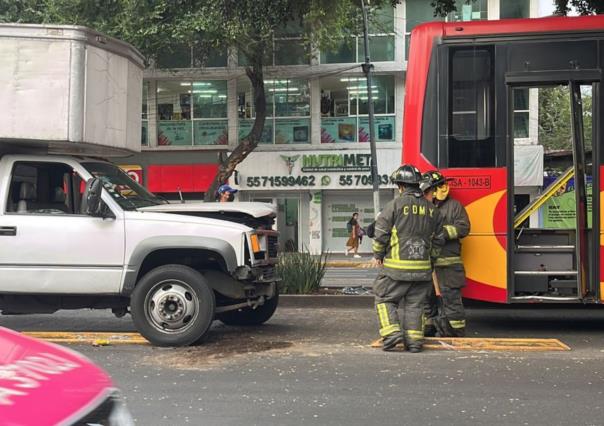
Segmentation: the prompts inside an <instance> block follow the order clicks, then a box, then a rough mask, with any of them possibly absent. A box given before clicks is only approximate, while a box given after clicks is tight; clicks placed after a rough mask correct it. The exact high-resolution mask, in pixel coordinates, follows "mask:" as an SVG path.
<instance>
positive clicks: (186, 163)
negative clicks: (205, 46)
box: [122, 0, 539, 252]
mask: <svg viewBox="0 0 604 426" xmlns="http://www.w3.org/2000/svg"><path fill="white" fill-rule="evenodd" d="M457 3H458V12H457V13H455V14H452V15H451V16H449V17H448V18H447V19H448V20H460V21H461V20H477V19H499V18H523V17H535V16H538V13H539V10H538V1H537V0H477V1H475V2H472V3H471V4H470V5H466V4H465V2H464V1H463V0H458V1H457ZM434 19H435V18H434V17H433V8H432V7H431V6H430V1H428V0H407V1H405V2H403V3H402V4H401V5H399V6H397V7H396V8H386V9H383V10H381V11H380V12H379V18H378V21H379V22H378V23H376V24H375V25H372V26H371V28H370V55H371V61H372V63H373V64H374V79H373V87H372V90H373V96H374V110H375V138H376V141H377V160H378V173H379V174H380V175H381V180H382V182H381V185H380V186H381V188H383V189H382V190H381V200H382V204H384V203H385V202H387V201H388V200H390V199H391V198H392V197H393V194H394V190H393V187H392V186H391V185H390V184H389V183H388V182H387V177H388V176H389V175H390V173H391V172H392V171H393V170H394V169H396V167H398V166H399V165H400V163H401V155H402V154H401V149H402V145H403V144H404V141H402V125H403V99H404V95H405V71H406V65H407V61H406V60H407V48H408V45H409V34H410V32H411V30H412V29H413V27H415V26H416V25H417V24H419V23H422V22H426V21H431V20H434ZM273 47H274V49H273V54H272V56H271V57H270V58H267V62H268V65H267V66H266V67H265V87H266V90H267V92H266V94H267V107H268V118H267V119H266V122H265V130H264V135H263V140H262V143H261V144H260V145H259V146H258V148H257V149H256V150H255V151H254V152H253V153H252V154H250V156H249V157H248V159H246V160H245V161H244V162H243V163H242V164H240V165H239V167H238V168H237V173H236V175H235V176H233V177H232V179H231V181H230V183H231V184H232V185H233V186H236V187H237V188H238V189H239V190H240V191H239V194H238V198H239V199H240V200H244V201H245V200H250V201H251V200H254V201H266V202H271V203H274V204H276V205H277V206H278V209H279V212H280V214H279V219H278V223H277V227H278V229H279V231H280V232H281V233H282V238H281V241H282V249H287V250H300V249H302V248H304V247H308V248H309V249H310V250H312V251H313V252H322V251H330V252H343V251H344V245H345V241H346V239H347V237H348V232H347V229H346V222H347V221H348V220H349V219H350V217H351V215H352V213H354V212H358V213H359V214H360V217H361V223H362V224H363V225H367V224H368V223H370V222H371V221H372V220H373V217H374V212H373V207H372V205H373V201H372V193H371V187H372V185H371V179H370V178H369V176H370V171H369V164H370V163H369V162H370V155H369V143H368V141H369V127H368V116H367V113H368V103H367V87H366V83H365V77H364V75H363V73H362V70H361V67H360V63H361V62H363V61H364V51H363V39H362V37H360V36H359V37H350V38H348V39H345V40H343V43H342V45H341V46H340V48H339V49H336V50H335V51H333V52H322V51H315V52H306V51H305V49H304V47H303V45H302V40H301V32H300V29H299V28H296V27H295V26H288V27H287V28H285V29H284V30H283V31H282V32H280V34H279V35H278V36H275V38H274V46H273ZM244 65H245V63H244V61H243V58H241V57H239V56H238V55H237V52H234V51H229V52H227V51H226V49H225V50H224V51H223V52H213V54H212V55H211V56H207V55H203V54H201V53H200V52H197V51H196V49H195V47H194V46H181V47H178V46H175V48H174V49H173V51H172V52H166V53H165V55H162V57H160V58H158V61H157V64H156V65H155V67H152V68H149V69H147V70H146V72H145V83H144V104H143V140H142V145H143V147H142V153H141V154H140V155H137V156H135V157H133V158H129V159H127V160H122V162H125V163H128V164H129V165H131V166H132V167H134V168H135V169H136V168H140V169H141V171H142V179H143V182H144V183H145V184H146V185H147V186H148V187H149V189H151V190H152V191H154V192H159V193H161V194H162V195H164V196H167V197H168V198H172V199H176V198H178V197H180V196H181V195H177V194H178V193H179V192H180V194H182V196H183V197H184V198H185V199H200V198H201V196H202V194H203V192H204V191H205V190H206V189H207V186H208V185H209V182H210V181H211V179H212V178H213V175H212V171H214V173H215V170H216V164H217V163H218V161H219V160H220V159H221V158H224V156H227V155H228V154H229V152H230V151H231V150H232V149H233V148H234V147H235V146H236V145H237V143H238V142H239V139H240V138H241V137H242V136H245V135H246V134H247V132H248V131H249V130H250V128H251V126H252V123H253V121H254V117H255V112H254V108H253V102H252V93H251V85H250V83H249V80H248V79H247V77H246V75H245V69H244ZM534 103H535V101H533V100H531V102H530V105H528V106H527V107H526V110H519V111H517V113H518V114H525V115H526V135H527V138H528V137H529V134H530V133H531V132H535V131H536V130H535V128H533V127H532V126H531V125H530V124H529V123H530V120H529V119H528V116H529V112H530V108H535V105H533V104H534ZM401 142H402V144H401ZM360 251H361V252H370V251H371V244H370V241H365V240H364V241H363V243H362V245H361V249H360Z"/></svg>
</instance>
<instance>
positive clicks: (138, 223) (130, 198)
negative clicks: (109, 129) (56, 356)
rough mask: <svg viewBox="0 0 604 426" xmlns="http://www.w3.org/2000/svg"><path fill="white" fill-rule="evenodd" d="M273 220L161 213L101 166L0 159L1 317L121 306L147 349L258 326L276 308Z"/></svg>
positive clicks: (237, 206)
mask: <svg viewBox="0 0 604 426" xmlns="http://www.w3.org/2000/svg"><path fill="white" fill-rule="evenodd" d="M274 216H275V212H274V209H273V207H272V206H271V205H267V204H261V203H199V204H168V203H167V202H166V201H164V200H162V199H160V198H158V197H156V196H154V195H153V194H151V193H149V192H148V191H147V190H145V189H144V188H143V187H141V186H140V185H138V184H137V183H136V182H134V181H133V180H132V179H130V178H129V177H128V176H127V175H126V174H125V173H124V172H123V171H122V170H120V169H119V168H118V167H116V166H115V165H113V164H111V163H108V162H104V161H101V160H98V159H88V158H85V157H70V156H51V155H43V156H37V155H31V154H27V155H23V154H22V155H19V154H17V155H3V156H2V155H0V310H2V313H3V314H11V313H13V314H16V313H42V312H44V313H49V312H54V311H56V310H58V309H79V308H101V309H103V308H111V309H112V310H113V312H114V313H115V314H116V315H118V316H119V315H123V314H125V313H126V312H127V311H128V307H129V308H130V313H131V314H132V317H133V320H134V323H135V324H136V327H137V328H138V330H139V331H140V332H141V334H143V336H145V337H146V338H147V339H148V340H149V341H151V342H152V343H153V344H155V345H187V344H190V343H193V342H195V341H198V340H199V339H201V338H202V337H203V336H204V334H205V333H206V331H207V330H208V328H209V326H210V324H211V323H212V321H213V320H214V319H215V318H218V319H219V320H221V321H223V322H224V323H226V324H241V325H243V324H260V323H262V322H264V321H266V320H268V319H269V318H270V317H271V316H272V314H273V313H274V311H275V309H276V307H277V301H278V292H277V287H276V284H275V281H276V277H275V274H274V265H275V263H276V260H277V259H276V257H277V238H278V236H277V235H278V234H277V232H276V231H273V230H271V228H272V222H273V219H274ZM218 218H222V220H220V219H218ZM252 227H255V229H254V228H252Z"/></svg>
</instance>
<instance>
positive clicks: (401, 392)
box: [0, 305, 604, 425]
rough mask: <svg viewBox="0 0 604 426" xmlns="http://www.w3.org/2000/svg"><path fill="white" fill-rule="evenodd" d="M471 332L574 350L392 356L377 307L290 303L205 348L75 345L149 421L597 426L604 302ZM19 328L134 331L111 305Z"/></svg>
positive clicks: (503, 314) (5, 320)
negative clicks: (379, 341)
mask: <svg viewBox="0 0 604 426" xmlns="http://www.w3.org/2000/svg"><path fill="white" fill-rule="evenodd" d="M468 317H469V323H470V330H469V331H470V335H472V336H477V337H550V338H558V339H560V340H562V341H563V342H564V343H566V344H568V345H569V346H570V347H571V348H572V350H571V351H569V352H528V353H520V352H516V353H515V352H451V351H426V352H423V353H421V354H410V353H407V352H404V353H384V352H382V351H380V350H377V349H372V348H369V347H368V346H367V345H368V344H369V343H370V342H371V341H372V340H374V339H375V338H376V337H377V336H376V327H377V321H376V319H375V315H374V313H373V312H372V311H371V310H370V309H346V308H339V309H333V308H332V309H327V308H323V309H312V308H284V309H280V310H278V311H277V314H276V315H275V317H274V318H273V319H271V321H269V322H268V323H267V324H266V325H264V326H262V327H254V328H237V327H227V326H224V325H221V324H219V323H216V324H215V325H214V326H213V328H212V329H211V332H210V333H209V335H208V338H207V339H206V342H205V344H203V345H200V346H197V347H193V348H180V349H161V348H153V347H150V346H106V347H92V346H85V345H76V346H73V348H75V349H77V350H79V351H80V352H82V353H84V354H85V355H87V356H89V357H90V358H91V359H93V360H94V361H95V362H97V363H98V364H100V365H101V366H103V367H104V368H105V369H106V370H107V371H108V372H109V373H110V374H111V375H112V376H113V378H114V380H115V382H116V383H117V385H118V386H119V387H120V388H121V389H122V390H123V393H124V395H125V397H126V402H127V404H128V406H129V408H130V410H131V411H132V413H133V415H134V417H135V418H136V420H137V424H141V425H181V424H195V425H241V424H249V425H302V424H304V425H306V424H311V425H367V424H378V425H379V424H421V425H457V424H506V425H507V424H509V425H518V424H520V425H524V424H526V425H557V424H573V425H596V424H598V425H599V424H601V423H602V418H603V415H604V396H603V392H604V333H602V330H603V329H604V310H603V309H594V308H589V309H585V308H565V309H559V308H556V309H534V308H532V307H528V308H523V309H510V308H507V309H501V308H498V309H493V308H490V307H485V306H480V305H479V306H476V307H473V308H471V309H470V310H469V315H468ZM0 325H2V326H5V327H9V328H13V329H17V330H39V331H41V330H73V331H91V330H92V331H94V330H96V331H133V330H134V328H133V326H132V323H131V320H130V319H129V318H128V317H126V318H122V319H116V318H113V317H112V316H111V315H110V314H109V313H108V312H93V311H76V312H65V311H64V312H59V313H57V314H54V315H35V316H17V317H0Z"/></svg>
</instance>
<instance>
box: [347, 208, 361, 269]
mask: <svg viewBox="0 0 604 426" xmlns="http://www.w3.org/2000/svg"><path fill="white" fill-rule="evenodd" d="M346 230H347V231H348V241H346V256H348V253H349V252H353V253H354V257H356V258H359V257H361V256H359V253H358V251H359V243H360V241H361V225H359V214H358V213H357V212H354V213H353V214H352V217H351V218H350V220H349V221H348V222H347V223H346Z"/></svg>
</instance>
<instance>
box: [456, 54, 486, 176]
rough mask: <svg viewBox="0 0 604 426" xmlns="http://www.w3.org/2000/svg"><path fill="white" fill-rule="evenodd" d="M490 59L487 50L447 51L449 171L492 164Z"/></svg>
mask: <svg viewBox="0 0 604 426" xmlns="http://www.w3.org/2000/svg"><path fill="white" fill-rule="evenodd" d="M492 55H493V53H492V49H490V48H453V49H452V50H451V55H450V71H449V72H450V84H449V90H450V114H449V146H448V154H449V164H448V165H449V167H472V166H492V165H494V164H495V146H494V144H495V142H494V137H493V116H494V114H493V112H494V111H493V109H494V105H493V91H494V89H493V59H492Z"/></svg>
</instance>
